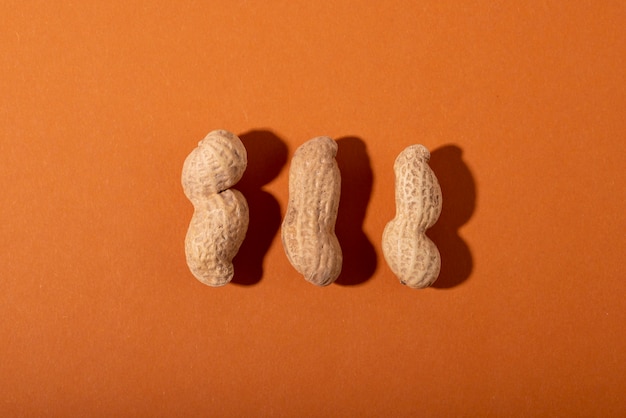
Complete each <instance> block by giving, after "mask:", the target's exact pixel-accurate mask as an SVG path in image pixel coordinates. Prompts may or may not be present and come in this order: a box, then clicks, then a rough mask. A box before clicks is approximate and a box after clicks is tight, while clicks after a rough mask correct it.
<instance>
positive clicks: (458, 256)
mask: <svg viewBox="0 0 626 418" xmlns="http://www.w3.org/2000/svg"><path fill="white" fill-rule="evenodd" d="M430 167H431V168H432V169H433V171H434V172H435V175H436V176H437V178H438V179H439V184H440V185H441V193H442V196H443V208H442V210H441V215H440V216H439V220H438V221H437V223H436V224H435V225H434V226H433V227H432V228H431V229H429V230H428V231H427V235H428V236H429V237H430V238H431V239H432V240H433V241H434V243H435V244H437V247H438V248H439V252H440V253H441V272H440V273H439V278H438V279H437V281H435V283H433V284H432V287H434V288H439V289H449V288H452V287H454V286H458V285H460V284H461V283H463V282H464V281H466V280H467V279H468V278H469V276H470V274H471V273H472V269H473V260H472V253H471V251H470V248H469V246H468V245H467V243H466V242H465V241H464V240H463V239H462V238H461V237H460V236H459V228H461V227H462V226H463V225H464V224H465V223H467V221H469V219H470V218H471V217H472V214H473V213H474V209H475V208H476V183H475V181H474V177H473V176H472V173H471V171H470V169H469V167H468V166H467V165H466V164H465V162H463V151H462V150H461V148H459V147H458V146H457V145H453V144H451V145H445V146H443V147H441V148H437V149H436V150H434V151H432V152H431V155H430Z"/></svg>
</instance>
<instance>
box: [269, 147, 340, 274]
mask: <svg viewBox="0 0 626 418" xmlns="http://www.w3.org/2000/svg"><path fill="white" fill-rule="evenodd" d="M336 155H337V143H336V142H335V141H333V140H332V139H331V138H329V137H325V136H323V137H317V138H313V139H311V140H310V141H307V142H305V143H304V144H303V145H301V146H300V147H299V148H298V149H297V150H296V152H295V153H294V156H293V158H292V161H291V167H290V169H289V203H288V205H287V211H286V214H285V219H284V220H283V224H282V228H281V235H282V242H283V247H284V249H285V253H286V254H287V258H288V259H289V262H290V263H291V264H292V265H293V267H294V268H295V269H296V270H297V271H298V272H299V273H300V274H302V275H303V276H304V277H305V279H306V280H307V281H309V282H311V283H313V284H315V285H318V286H326V285H329V284H331V283H332V282H334V281H335V280H336V279H337V277H338V276H339V273H340V272H341V266H342V262H343V258H342V253H341V247H340V245H339V241H338V240H337V236H336V235H335V223H336V221H337V211H338V208H339V197H340V193H341V174H340V173H339V167H338V166H337V161H336V160H335V156H336Z"/></svg>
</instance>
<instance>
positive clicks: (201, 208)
mask: <svg viewBox="0 0 626 418" xmlns="http://www.w3.org/2000/svg"><path fill="white" fill-rule="evenodd" d="M246 165H247V153H246V149H245V147H244V145H243V143H242V142H241V140H240V139H239V138H238V137H237V136H236V135H234V134H232V133H230V132H228V131H224V130H218V131H213V132H211V133H209V134H208V135H207V136H206V137H205V138H204V139H203V140H202V141H200V142H199V143H198V147H197V148H195V149H194V150H193V151H192V152H191V153H190V154H189V156H187V159H186V160H185V163H184V165H183V172H182V185H183V190H184V192H185V195H186V196H187V198H188V199H189V200H190V201H191V202H192V203H193V206H194V213H193V216H192V218H191V222H190V224H189V229H188V230H187V235H186V237H185V255H186V259H187V265H188V266H189V269H190V270H191V272H192V273H193V275H194V276H195V277H196V278H197V279H198V280H199V281H201V282H202V283H204V284H206V285H209V286H223V285H225V284H226V283H228V282H230V281H231V280H232V278H233V275H234V268H233V264H232V259H233V258H234V257H235V255H236V254H237V251H239V247H240V246H241V244H242V242H243V240H244V238H245V236H246V232H247V230H248V222H249V211H248V204H247V202H246V199H245V198H244V196H243V195H242V194H241V193H240V192H239V191H237V190H234V189H229V187H231V186H233V185H234V184H235V183H237V181H239V179H241V177H242V176H243V173H244V171H245V169H246Z"/></svg>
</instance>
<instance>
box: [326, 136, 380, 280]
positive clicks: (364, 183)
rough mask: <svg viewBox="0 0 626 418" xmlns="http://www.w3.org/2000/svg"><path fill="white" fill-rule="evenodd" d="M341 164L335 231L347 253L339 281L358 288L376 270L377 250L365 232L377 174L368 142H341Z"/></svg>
mask: <svg viewBox="0 0 626 418" xmlns="http://www.w3.org/2000/svg"><path fill="white" fill-rule="evenodd" d="M337 145H338V151H337V165H338V166H339V170H340V171H341V199H340V201H339V212H338V214H337V225H336V227H335V232H336V234H337V238H338V239H339V243H340V244H341V250H342V253H343V267H342V270H341V274H340V275H339V277H338V278H337V280H336V282H335V283H337V284H339V285H344V286H351V285H358V284H361V283H364V282H365V281H367V280H368V279H369V278H370V277H372V275H373V274H374V272H375V270H376V264H377V258H376V250H375V248H374V246H373V245H372V243H371V241H370V240H369V238H368V237H367V235H365V232H364V231H363V221H364V220H365V214H366V212H367V205H368V203H369V200H370V195H371V194H372V182H373V174H372V167H371V165H370V159H369V156H368V154H367V149H366V146H365V142H363V140H362V139H360V138H357V137H344V138H339V139H337Z"/></svg>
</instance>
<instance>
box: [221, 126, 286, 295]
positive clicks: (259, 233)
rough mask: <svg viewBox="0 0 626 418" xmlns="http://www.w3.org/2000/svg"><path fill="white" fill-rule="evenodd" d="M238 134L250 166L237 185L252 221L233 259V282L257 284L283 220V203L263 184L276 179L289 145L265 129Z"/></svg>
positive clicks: (284, 161)
mask: <svg viewBox="0 0 626 418" xmlns="http://www.w3.org/2000/svg"><path fill="white" fill-rule="evenodd" d="M239 138H241V141H242V142H243V144H244V146H245V147H246V151H247V153H248V167H247V169H246V172H245V173H244V175H243V178H242V179H241V180H240V181H239V183H237V184H236V185H235V186H234V188H235V189H237V190H239V191H240V192H242V193H243V195H244V196H245V197H246V200H247V201H248V207H249V208H250V224H249V225H248V232H247V234H246V239H245V240H244V242H243V244H242V245H241V248H240V249H239V252H238V253H237V256H236V257H235V258H234V260H233V264H234V266H235V276H234V277H233V280H232V283H235V284H240V285H254V284H256V283H258V282H259V281H260V280H261V278H262V277H263V260H264V258H265V255H266V254H267V251H268V250H269V248H270V245H271V244H272V241H273V240H274V237H275V236H276V234H277V233H278V228H279V227H280V223H281V215H280V205H279V203H278V201H277V200H276V198H275V197H274V196H272V195H271V194H270V193H268V192H266V191H264V190H263V186H264V185H266V184H268V183H269V182H271V181H272V180H274V179H275V178H276V177H277V176H278V174H279V173H280V172H281V170H282V169H283V167H284V166H285V164H286V162H287V145H286V144H285V142H284V141H283V140H282V139H280V138H279V137H278V136H276V135H275V134H274V133H272V132H270V131H266V130H255V131H250V132H246V133H244V134H242V135H240V136H239Z"/></svg>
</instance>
